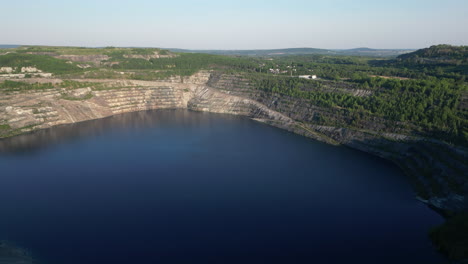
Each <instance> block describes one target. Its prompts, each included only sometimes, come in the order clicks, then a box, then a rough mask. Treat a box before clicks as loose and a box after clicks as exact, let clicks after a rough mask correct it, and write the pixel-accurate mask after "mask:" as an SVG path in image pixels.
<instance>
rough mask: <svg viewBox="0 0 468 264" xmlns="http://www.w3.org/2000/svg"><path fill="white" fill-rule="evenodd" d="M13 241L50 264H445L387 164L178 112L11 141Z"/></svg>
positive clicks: (429, 222) (9, 220)
mask: <svg viewBox="0 0 468 264" xmlns="http://www.w3.org/2000/svg"><path fill="white" fill-rule="evenodd" d="M0 150H1V151H2V152H1V154H0V169H1V174H0V210H1V217H0V240H1V239H7V240H9V241H12V242H14V243H16V244H18V245H21V246H22V247H25V248H27V249H28V250H30V251H31V253H32V254H33V255H34V256H35V257H36V258H38V259H40V260H41V261H43V262H44V263H50V264H65V263H67V264H83V263H87V264H94V263H96V264H97V263H100V264H101V263H142V264H143V263H360V264H363V263H369V264H370V263H372V264H375V263H392V264H393V263H427V264H430V263H441V257H440V256H439V255H438V254H437V253H436V252H435V251H434V250H433V248H432V246H431V243H430V241H429V239H428V237H427V232H428V229H429V228H430V227H432V226H434V225H437V224H440V223H441V222H442V218H441V217H440V216H439V215H437V214H436V213H435V212H433V211H431V210H430V209H428V208H427V207H426V206H424V205H423V204H421V203H419V202H418V201H416V200H415V199H414V193H413V192H412V190H411V187H410V186H409V184H408V182H407V181H406V179H405V177H404V175H403V174H402V172H400V171H399V169H398V168H396V167H395V166H394V165H392V164H390V163H389V162H386V161H384V160H382V159H379V158H376V157H373V156H370V155H368V154H365V153H362V152H358V151H355V150H352V149H348V148H345V147H335V146H330V145H326V144H323V143H320V142H316V141H313V140H310V139H307V138H304V137H301V136H298V135H294V134H291V133H289V132H286V131H283V130H280V129H277V128H273V127H270V126H267V125H264V124H261V123H257V122H254V121H251V120H249V119H247V118H242V117H235V116H226V115H216V114H208V113H197V112H189V111H183V110H167V111H166V110H165V111H149V112H139V113H130V114H124V115H119V116H114V117H111V118H106V119H102V120H95V121H87V122H83V123H79V124H74V125H67V126H61V127H56V128H52V129H47V130H43V131H39V132H37V133H33V134H29V135H23V136H19V137H15V138H12V139H8V140H3V141H0Z"/></svg>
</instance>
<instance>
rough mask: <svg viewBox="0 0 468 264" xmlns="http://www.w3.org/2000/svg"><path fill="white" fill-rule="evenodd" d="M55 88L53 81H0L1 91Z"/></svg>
mask: <svg viewBox="0 0 468 264" xmlns="http://www.w3.org/2000/svg"><path fill="white" fill-rule="evenodd" d="M50 88H54V85H53V84H51V83H25V82H16V81H9V80H5V81H3V82H0V91H4V92H12V91H25V90H40V89H50Z"/></svg>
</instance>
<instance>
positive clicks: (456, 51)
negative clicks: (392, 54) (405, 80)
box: [397, 45, 468, 65]
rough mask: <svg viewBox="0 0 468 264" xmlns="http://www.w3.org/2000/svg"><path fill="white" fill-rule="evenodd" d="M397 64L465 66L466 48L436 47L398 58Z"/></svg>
mask: <svg viewBox="0 0 468 264" xmlns="http://www.w3.org/2000/svg"><path fill="white" fill-rule="evenodd" d="M397 61H398V62H401V63H406V64H422V65H424V64H427V65H467V64H468V46H451V45H436V46H431V47H429V48H425V49H420V50H417V51H415V52H411V53H408V54H403V55H400V56H398V58H397Z"/></svg>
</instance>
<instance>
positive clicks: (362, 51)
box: [338, 48, 414, 57]
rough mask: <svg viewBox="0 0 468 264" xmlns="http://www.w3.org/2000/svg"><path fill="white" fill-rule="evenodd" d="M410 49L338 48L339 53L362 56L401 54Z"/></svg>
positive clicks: (392, 55) (393, 55) (394, 55)
mask: <svg viewBox="0 0 468 264" xmlns="http://www.w3.org/2000/svg"><path fill="white" fill-rule="evenodd" d="M412 51H414V50H411V49H371V48H356V49H347V50H338V52H339V53H340V54H341V55H349V56H364V57H396V56H399V55H402V54H406V53H409V52H412Z"/></svg>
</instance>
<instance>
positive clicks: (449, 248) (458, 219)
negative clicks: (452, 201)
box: [430, 213, 468, 261]
mask: <svg viewBox="0 0 468 264" xmlns="http://www.w3.org/2000/svg"><path fill="white" fill-rule="evenodd" d="M430 236H431V239H432V240H433V241H434V244H435V245H436V246H437V247H438V248H439V250H440V251H442V252H444V253H445V254H446V255H447V256H448V257H449V258H450V259H451V260H454V261H461V260H466V259H468V213H465V214H459V215H455V216H452V217H450V218H449V219H448V220H447V222H445V223H444V224H442V225H440V226H438V227H436V228H434V229H432V230H431V232H430Z"/></svg>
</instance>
